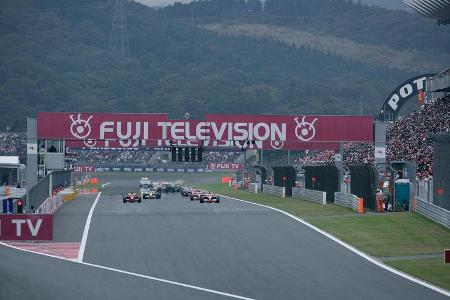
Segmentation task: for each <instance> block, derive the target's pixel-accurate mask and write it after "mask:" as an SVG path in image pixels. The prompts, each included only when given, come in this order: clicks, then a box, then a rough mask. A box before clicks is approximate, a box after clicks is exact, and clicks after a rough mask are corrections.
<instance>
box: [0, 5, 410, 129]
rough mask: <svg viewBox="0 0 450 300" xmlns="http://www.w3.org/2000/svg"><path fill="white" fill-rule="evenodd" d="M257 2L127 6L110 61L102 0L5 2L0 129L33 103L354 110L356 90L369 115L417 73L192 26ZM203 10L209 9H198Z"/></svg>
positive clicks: (0, 16)
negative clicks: (123, 45)
mask: <svg viewBox="0 0 450 300" xmlns="http://www.w3.org/2000/svg"><path fill="white" fill-rule="evenodd" d="M317 1H319V0H317ZM320 1H322V0H320ZM230 3H231V4H232V5H241V6H242V5H243V6H244V8H245V9H246V12H247V13H244V14H242V15H241V14H235V13H234V11H233V10H231V11H232V12H233V13H232V15H231V13H228V12H229V10H228V9H229V8H226V9H227V11H228V12H226V13H225V14H224V11H223V9H222V8H223V7H224V6H217V5H231V4H230ZM258 3H259V2H257V1H256V2H255V1H247V2H245V1H243V0H242V1H225V0H221V1H209V2H196V3H194V4H192V5H196V10H195V14H196V15H195V18H194V22H195V26H192V24H191V22H192V19H191V14H190V6H189V5H182V4H177V5H174V6H171V7H168V8H165V9H152V8H148V7H146V6H143V5H140V4H138V3H134V2H130V3H129V4H128V31H129V37H130V49H131V56H130V57H127V58H120V57H115V56H111V55H110V54H109V51H108V45H109V38H110V34H111V21H112V16H113V11H114V7H113V3H111V2H109V1H106V0H105V1H100V0H98V1H95V0H82V1H81V0H78V1H76V0H61V1H52V0H40V1H34V0H23V1H13V0H5V1H3V2H2V3H1V4H0V49H1V54H2V55H0V69H1V71H2V72H0V104H1V105H2V109H3V111H6V112H7V114H5V115H4V116H3V118H2V119H0V130H3V129H4V128H5V127H6V126H7V125H10V126H11V127H12V129H23V128H24V126H25V118H26V117H27V116H35V115H36V113H37V112H38V111H43V110H46V111H67V110H72V111H110V112H169V113H170V114H171V116H172V117H182V116H183V115H184V113H185V112H187V111H188V112H190V113H191V115H192V116H193V117H201V116H203V114H205V113H299V114H300V113H310V114H355V113H358V114H359V111H360V107H359V104H360V97H361V96H362V97H363V100H364V103H363V105H364V113H369V114H376V113H377V110H378V109H379V107H380V106H381V104H382V103H381V102H382V98H384V96H385V95H387V94H388V93H389V92H390V90H391V89H392V88H394V87H395V86H396V85H397V84H398V83H399V82H401V81H403V80H404V79H405V78H407V77H409V76H412V75H415V74H416V71H415V70H408V69H401V68H399V69H392V68H387V67H386V66H384V65H376V64H369V63H367V62H365V61H361V60H360V61H358V60H355V59H354V58H349V57H346V56H342V55H340V56H339V55H337V54H336V53H333V52H327V51H323V49H322V50H320V49H318V50H316V49H313V48H312V47H310V46H309V45H304V44H298V45H292V43H291V42H288V41H283V40H279V41H277V40H273V38H270V39H269V38H268V37H259V38H255V37H248V36H224V35H221V34H217V33H215V32H211V31H210V30H205V29H203V28H202V26H203V25H207V24H211V23H218V22H231V23H235V22H240V23H244V21H245V20H247V21H248V20H249V15H248V12H249V11H250V8H251V11H252V12H258ZM259 5H260V4H259ZM342 5H344V6H346V5H347V4H345V3H342ZM217 7H219V8H220V9H222V10H218V9H217ZM237 8H239V7H237ZM212 11H214V12H217V14H213V13H211V14H207V12H212ZM202 13H204V15H202ZM202 16H203V17H202ZM263 17H264V16H263ZM257 18H259V17H256V16H255V17H251V19H252V21H255V20H256V19H257ZM264 18H265V19H264V22H269V21H270V20H269V19H270V18H269V19H267V16H266V17H264ZM269 25H271V26H273V25H277V24H276V22H273V24H269ZM281 25H283V26H287V27H292V28H295V27H296V26H298V24H287V25H286V24H281ZM346 34H347V33H346ZM333 36H335V37H336V36H337V35H334V34H333ZM337 37H339V36H337Z"/></svg>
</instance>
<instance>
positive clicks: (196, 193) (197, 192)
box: [189, 190, 202, 201]
mask: <svg viewBox="0 0 450 300" xmlns="http://www.w3.org/2000/svg"><path fill="white" fill-rule="evenodd" d="M201 195H202V191H200V190H192V191H191V194H190V196H189V198H190V199H191V201H194V200H200V199H201Z"/></svg>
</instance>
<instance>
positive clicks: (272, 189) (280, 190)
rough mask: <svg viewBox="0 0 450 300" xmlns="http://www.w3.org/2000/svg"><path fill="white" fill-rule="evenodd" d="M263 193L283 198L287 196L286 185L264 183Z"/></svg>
mask: <svg viewBox="0 0 450 300" xmlns="http://www.w3.org/2000/svg"><path fill="white" fill-rule="evenodd" d="M263 193H264V194H268V195H272V196H277V197H282V198H284V197H285V196H286V190H285V188H284V187H281V186H275V185H268V184H264V185H263Z"/></svg>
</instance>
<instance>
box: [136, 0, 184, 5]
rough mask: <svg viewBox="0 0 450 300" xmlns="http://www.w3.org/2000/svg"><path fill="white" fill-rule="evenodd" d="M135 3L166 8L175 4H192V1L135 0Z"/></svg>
mask: <svg viewBox="0 0 450 300" xmlns="http://www.w3.org/2000/svg"><path fill="white" fill-rule="evenodd" d="M135 1H136V2H140V3H142V4H145V5H148V6H165V5H169V4H172V3H175V2H182V3H188V2H192V0H135Z"/></svg>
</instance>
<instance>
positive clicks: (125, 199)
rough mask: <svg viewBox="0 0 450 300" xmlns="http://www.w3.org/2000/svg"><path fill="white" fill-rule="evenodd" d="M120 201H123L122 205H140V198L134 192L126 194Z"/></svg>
mask: <svg viewBox="0 0 450 300" xmlns="http://www.w3.org/2000/svg"><path fill="white" fill-rule="evenodd" d="M122 200H123V203H127V202H137V203H141V197H139V196H138V194H137V193H135V192H130V193H127V194H126V195H125V196H123V198H122Z"/></svg>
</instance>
